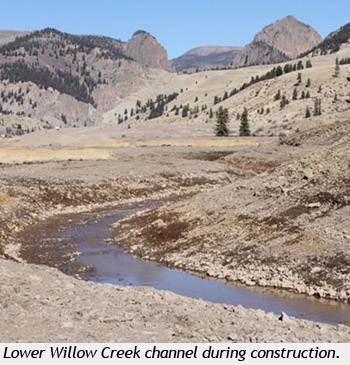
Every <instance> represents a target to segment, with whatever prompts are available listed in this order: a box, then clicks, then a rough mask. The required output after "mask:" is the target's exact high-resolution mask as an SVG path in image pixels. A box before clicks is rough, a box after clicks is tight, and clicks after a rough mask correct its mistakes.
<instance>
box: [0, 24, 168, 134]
mask: <svg viewBox="0 0 350 365" xmlns="http://www.w3.org/2000/svg"><path fill="white" fill-rule="evenodd" d="M2 35H3V37H2V39H7V40H9V39H14V40H13V41H12V42H6V43H5V44H3V45H2V46H0V115H2V116H16V117H23V118H32V119H35V120H37V121H39V124H41V127H43V128H53V127H55V126H64V125H68V126H69V125H70V126H82V125H92V124H95V123H96V122H97V121H98V120H99V119H100V118H101V115H102V114H103V113H104V112H106V111H107V110H110V109H112V108H113V107H115V105H116V104H118V102H119V100H120V99H122V98H125V97H127V96H128V94H129V93H132V92H134V91H135V90H137V88H139V87H141V86H143V85H144V83H145V82H146V81H147V80H150V79H152V77H155V76H156V75H158V74H159V70H163V69H164V70H165V69H166V70H171V63H170V61H169V60H168V59H167V54H166V51H165V50H164V48H163V47H162V46H161V45H160V44H159V43H158V42H157V41H156V39H155V38H154V37H152V36H151V35H150V34H149V33H146V32H136V33H135V34H134V36H133V37H132V38H131V40H130V41H128V42H122V41H120V40H117V39H113V38H109V37H103V36H96V35H80V36H78V35H72V34H68V33H63V32H60V31H58V30H56V29H52V28H46V29H43V30H40V31H35V32H31V33H28V34H25V35H22V36H19V37H18V36H17V38H15V37H16V32H13V33H12V34H8V32H7V33H5V32H3V33H2ZM36 124H38V123H36Z"/></svg>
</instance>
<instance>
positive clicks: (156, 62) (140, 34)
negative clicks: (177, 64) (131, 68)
mask: <svg viewBox="0 0 350 365" xmlns="http://www.w3.org/2000/svg"><path fill="white" fill-rule="evenodd" d="M125 53H126V55H127V56H129V57H131V58H133V59H134V60H135V61H137V62H140V63H141V64H143V65H146V66H149V67H152V68H162V69H164V70H167V71H172V66H171V62H170V61H169V60H168V54H167V51H166V50H165V49H164V48H163V47H162V46H161V45H160V44H159V42H158V41H157V39H156V38H155V37H153V36H152V35H151V34H150V33H148V32H145V31H144V30H138V31H137V32H135V33H134V34H133V36H132V38H131V39H130V40H129V41H128V42H127V43H126V46H125Z"/></svg>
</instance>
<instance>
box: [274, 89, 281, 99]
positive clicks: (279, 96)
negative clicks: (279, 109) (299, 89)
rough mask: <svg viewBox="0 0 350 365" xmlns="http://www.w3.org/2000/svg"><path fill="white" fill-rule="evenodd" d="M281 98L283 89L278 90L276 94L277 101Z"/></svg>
mask: <svg viewBox="0 0 350 365" xmlns="http://www.w3.org/2000/svg"><path fill="white" fill-rule="evenodd" d="M280 99H281V90H278V91H277V93H276V95H275V101H276V100H280Z"/></svg>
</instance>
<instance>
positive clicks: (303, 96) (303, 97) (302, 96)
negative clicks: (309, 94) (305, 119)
mask: <svg viewBox="0 0 350 365" xmlns="http://www.w3.org/2000/svg"><path fill="white" fill-rule="evenodd" d="M300 98H301V99H305V91H304V90H303V91H302V93H301V97H300Z"/></svg>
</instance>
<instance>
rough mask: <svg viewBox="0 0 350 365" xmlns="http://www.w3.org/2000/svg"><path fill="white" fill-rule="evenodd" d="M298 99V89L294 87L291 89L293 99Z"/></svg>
mask: <svg viewBox="0 0 350 365" xmlns="http://www.w3.org/2000/svg"><path fill="white" fill-rule="evenodd" d="M297 99H298V90H297V89H296V88H295V89H294V91H293V100H297Z"/></svg>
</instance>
